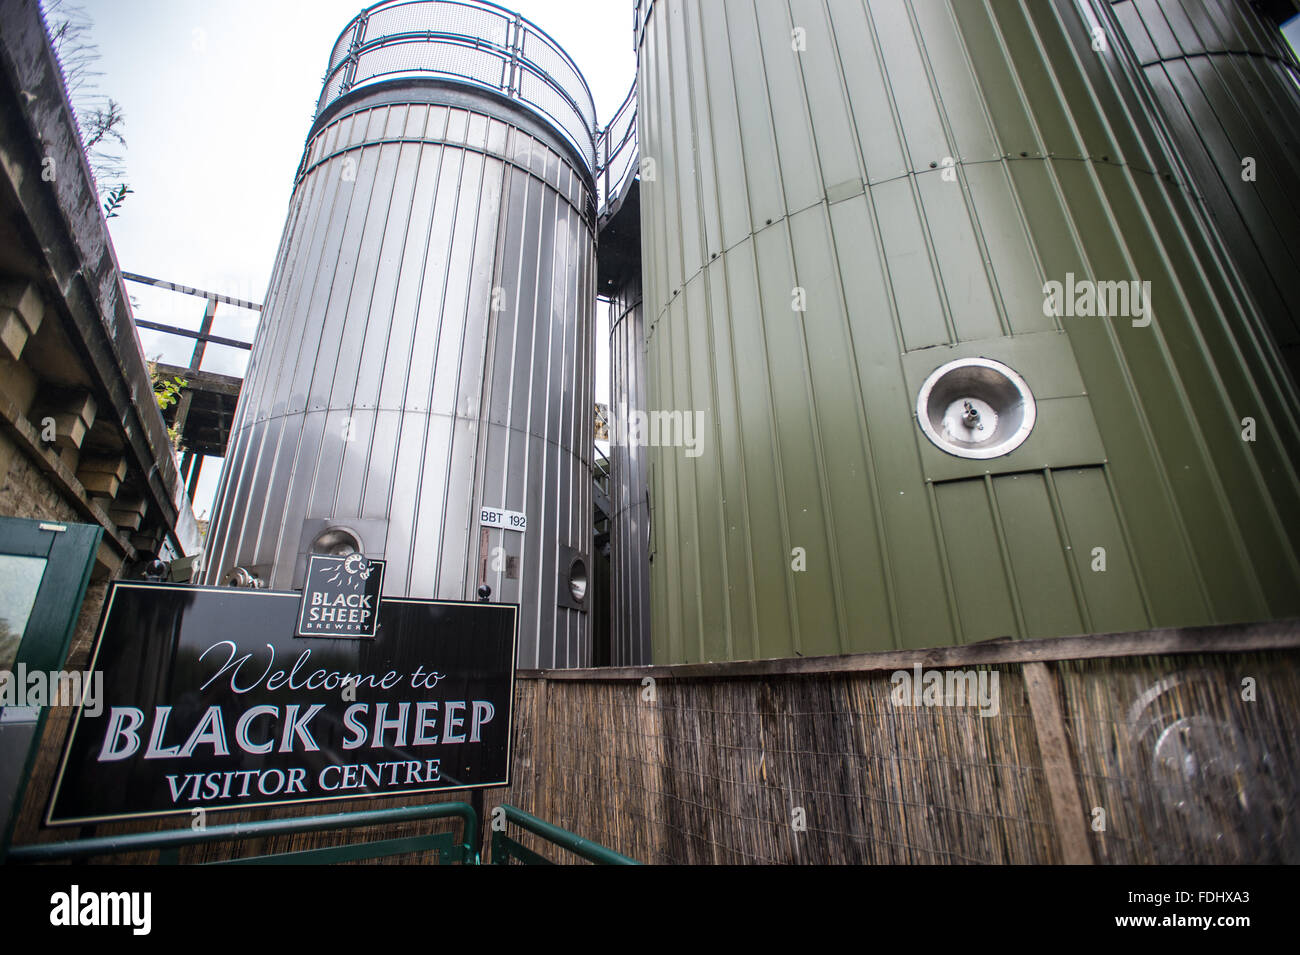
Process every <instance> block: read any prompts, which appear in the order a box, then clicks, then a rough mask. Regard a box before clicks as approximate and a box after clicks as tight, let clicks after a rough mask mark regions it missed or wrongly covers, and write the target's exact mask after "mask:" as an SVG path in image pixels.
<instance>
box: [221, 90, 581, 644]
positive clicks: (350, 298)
mask: <svg viewBox="0 0 1300 955" xmlns="http://www.w3.org/2000/svg"><path fill="white" fill-rule="evenodd" d="M591 204H592V197H591V191H590V182H589V178H588V174H587V173H586V171H585V170H583V169H582V168H581V167H580V166H579V165H577V160H576V159H574V158H572V153H571V151H570V150H568V149H567V147H565V146H564V145H563V141H562V140H561V139H559V137H558V136H556V135H553V134H550V133H548V132H547V131H546V130H545V128H544V127H541V126H540V124H539V123H537V122H536V121H533V120H531V119H530V118H529V117H527V116H525V115H523V114H522V113H521V112H519V111H518V109H517V108H516V107H513V106H511V105H510V104H508V103H506V102H505V101H504V100H503V99H498V98H497V97H495V96H493V95H492V94H490V93H480V92H476V91H472V90H468V89H462V90H457V89H456V88H455V87H453V86H440V85H439V84H437V83H433V82H430V81H419V80H412V81H406V82H404V83H399V84H396V85H394V84H380V85H376V86H370V87H367V88H365V89H363V90H359V91H357V92H355V93H352V94H349V95H348V96H346V97H344V98H343V99H342V100H340V101H339V102H338V103H336V104H334V105H333V106H331V107H330V109H329V110H327V111H326V112H325V114H324V115H323V116H322V117H321V119H319V120H318V121H317V124H316V128H315V129H314V131H313V134H312V136H311V138H310V139H309V142H308V145H307V152H306V156H305V158H304V162H303V167H302V170H301V172H300V177H299V180H298V182H297V186H296V188H295V191H294V195H293V199H292V202H291V205H290V210H289V219H288V223H287V225H286V227H285V233H284V238H283V240H282V242H281V247H280V252H279V259H278V262H277V265H276V268H275V271H274V274H273V277H272V280H271V285H270V289H269V291H268V295H267V300H266V305H265V309H264V311H263V313H262V316H263V318H262V326H261V329H260V330H259V333H258V337H257V341H256V343H255V345H254V349H253V358H252V361H251V362H250V365H249V371H248V376H247V378H246V381H245V386H244V391H243V395H242V397H241V399H240V407H239V411H238V413H237V416H236V421H235V424H234V428H233V430H232V434H231V442H230V453H229V456H228V458H227V461H226V467H225V471H224V474H223V477H222V484H221V488H220V491H219V492H218V504H217V507H216V516H215V519H214V521H213V529H212V534H211V537H210V542H209V549H208V553H209V560H208V566H207V570H206V572H205V573H206V577H205V579H206V581H207V582H208V583H212V584H215V583H218V582H220V581H221V580H222V578H223V575H224V574H225V573H226V572H227V571H229V570H230V569H231V568H232V567H235V566H244V567H247V568H248V569H250V570H251V571H253V572H254V573H256V574H257V575H258V576H259V577H261V579H262V580H263V581H265V583H266V585H268V586H270V587H272V588H275V589H289V588H300V587H301V586H302V582H303V577H304V572H305V566H306V556H307V554H308V552H309V550H310V548H311V546H312V542H313V540H315V538H316V536H317V535H318V534H320V533H321V532H322V531H323V530H325V529H326V528H328V527H333V526H341V527H345V528H347V529H349V530H351V531H353V532H355V534H356V536H357V537H359V538H360V541H361V544H362V548H363V550H364V553H365V554H366V555H367V556H369V557H372V558H381V557H382V558H384V559H385V560H387V562H388V563H387V569H386V573H385V577H384V593H385V594H387V595H390V596H411V597H437V598H457V599H473V598H474V596H475V594H476V590H477V587H478V584H479V581H480V579H482V578H484V577H485V579H486V581H487V583H488V584H489V585H490V586H491V587H492V599H493V600H499V601H504V602H511V603H514V602H517V603H519V604H520V605H521V613H520V644H519V665H520V666H523V667H536V666H541V667H551V666H561V667H564V666H582V665H586V664H587V663H588V662H589V660H590V654H591V647H590V634H589V630H588V625H587V619H586V611H585V609H578V608H576V607H575V606H574V601H573V599H572V597H570V596H569V593H568V583H567V580H568V571H569V565H570V562H571V560H572V559H573V558H574V557H575V556H577V557H582V558H584V559H586V560H587V561H588V562H589V559H590V552H591V539H592V536H591V535H592V527H591V454H592V451H591V434H592V428H593V423H592V415H593V411H592V402H591V393H592V368H593V346H592V321H593V317H594V308H595V251H594V235H593V232H592V224H591V222H590V208H591ZM480 506H488V507H498V508H504V509H507V510H511V511H518V512H523V513H524V514H525V515H526V517H527V530H526V532H524V533H520V532H517V531H514V530H507V529H500V528H493V529H490V530H489V529H486V528H481V527H480V524H479V519H478V509H479V507H480Z"/></svg>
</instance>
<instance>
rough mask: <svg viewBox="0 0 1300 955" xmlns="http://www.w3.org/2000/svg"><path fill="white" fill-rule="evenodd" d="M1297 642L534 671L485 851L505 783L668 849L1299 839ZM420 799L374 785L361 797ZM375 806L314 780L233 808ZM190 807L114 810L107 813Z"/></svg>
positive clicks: (1005, 646) (488, 817) (1265, 635)
mask: <svg viewBox="0 0 1300 955" xmlns="http://www.w3.org/2000/svg"><path fill="white" fill-rule="evenodd" d="M1298 651H1300V621H1280V622H1274V623H1267V624H1252V625H1240V626H1224V627H1208V628H1195V629H1186V630H1166V631H1150V632H1144V633H1131V634H1111V635H1100V636H1087V637H1069V638H1059V639H1056V640H1038V641H1014V642H1012V641H1007V642H993V643H987V644H975V645H969V646H963V647H947V648H939V649H934V650H924V651H898V652H894V653H883V654H863V655H854V656H845V657H824V658H810V659H796V660H776V661H755V662H745V663H722V664H700V665H691V666H676V667H640V668H618V669H609V668H606V669H592V670H578V671H574V670H570V671H522V672H521V673H520V679H519V680H518V682H517V695H516V701H515V739H514V750H513V758H512V782H511V785H510V787H509V788H506V789H496V790H488V791H486V792H485V794H484V796H485V798H484V807H483V825H484V830H485V839H484V845H485V852H486V845H487V844H488V843H489V842H490V836H491V827H492V824H493V808H494V807H495V806H496V805H498V804H501V803H510V804H512V805H515V806H518V807H520V808H521V809H524V810H526V811H528V812H530V813H532V814H534V815H536V816H539V817H541V818H543V819H545V820H547V821H549V822H553V823H555V824H557V825H559V826H562V827H564V828H566V829H569V830H571V831H573V832H576V833H577V834H579V835H581V836H584V837H586V838H588V839H592V840H595V841H597V842H599V843H602V844H604V845H606V846H609V847H610V848H612V849H615V850H617V851H619V852H621V853H624V854H625V855H629V856H632V857H634V858H637V859H640V860H642V861H645V862H650V863H670V864H809V863H813V864H823V863H830V864H836V863H845V864H847V863H911V864H969V863H997V864H1001V863H1012V864H1016V863H1061V862H1068V863H1091V862H1097V863H1174V862H1181V863H1265V862H1296V861H1300V822H1298V821H1297V813H1298V811H1300V805H1298V802H1297V801H1298V800H1300V795H1298V794H1300V734H1298V733H1297V729H1300V653H1298ZM918 669H919V671H920V672H921V673H922V674H924V673H926V672H928V671H936V672H938V673H940V674H942V675H945V676H946V675H947V674H948V673H953V674H964V673H971V672H973V673H975V674H976V675H978V674H979V673H981V672H982V673H984V674H986V676H985V680H986V684H985V685H986V686H988V685H991V677H992V675H993V674H996V676H997V688H998V693H997V712H996V715H993V714H992V713H989V714H988V715H981V708H980V707H979V706H978V705H910V706H909V705H900V703H899V701H898V699H897V695H898V692H900V691H898V689H897V687H898V684H899V683H900V678H898V677H897V676H896V674H898V673H900V672H907V673H908V674H909V675H910V676H913V677H914V676H915V674H916V673H917V672H918ZM947 702H953V701H947ZM985 709H986V710H987V709H988V708H987V707H986V708H985ZM59 723H60V721H59V720H58V719H51V720H50V726H49V727H48V728H47V736H46V741H47V745H46V746H45V747H43V751H42V753H41V760H40V765H39V766H38V767H37V772H36V774H35V777H34V783H35V784H34V785H33V786H32V787H31V789H30V790H29V793H28V799H27V802H26V804H25V807H24V814H23V817H22V820H21V822H20V827H19V838H18V839H17V840H16V841H19V842H24V841H36V840H45V839H50V838H68V837H69V835H70V834H69V833H68V832H67V831H66V830H60V831H57V832H53V833H51V832H50V831H49V830H44V831H42V830H40V829H39V828H38V824H37V821H38V819H39V815H40V812H41V810H43V808H44V802H45V799H47V798H48V777H49V774H50V772H51V771H52V768H53V763H54V761H55V756H56V755H57V752H58V750H59V747H60V745H61V742H62V730H61V729H60V728H59V725H58V724H59ZM441 798H443V799H445V800H452V799H465V798H467V796H466V794H465V793H455V792H453V793H447V794H445V796H443V797H441ZM412 801H415V800H413V799H410V798H408V799H400V798H395V799H383V800H370V801H367V802H366V803H365V806H364V808H383V807H387V806H395V805H403V804H409V803H411V802H412ZM423 801H426V802H427V801H430V800H429V799H427V798H424V799H423ZM358 808H363V807H362V806H361V805H360V804H359V803H357V802H351V803H348V804H338V803H320V804H315V805H305V806H298V807H291V808H290V807H286V808H285V809H283V810H279V811H273V812H268V811H263V812H261V813H256V812H244V813H220V814H219V818H220V821H222V822H234V821H239V820H240V819H251V818H270V817H276V816H290V815H311V814H316V813H324V812H333V811H346V810H348V809H358ZM214 818H217V817H215V816H214ZM175 825H176V823H175V822H174V821H172V822H166V821H163V822H161V823H160V822H158V821H144V822H140V823H135V824H130V825H126V824H123V825H117V826H109V825H104V826H100V827H97V828H96V831H95V834H97V835H106V834H109V833H112V832H127V831H146V830H151V829H159V828H168V827H174V826H175ZM431 828H446V823H441V822H439V823H425V824H423V827H421V825H420V824H414V825H409V826H404V827H400V828H398V827H385V828H383V829H376V830H360V829H358V830H352V831H348V832H342V833H317V834H306V835H298V836H292V837H276V838H269V839H265V840H261V841H258V842H247V843H241V844H239V845H238V846H237V847H231V846H221V845H208V846H202V847H194V848H191V849H187V850H185V851H184V852H183V853H182V857H181V858H182V861H183V862H200V861H209V860H213V859H218V858H229V857H231V856H232V855H252V854H259V853H270V852H286V851H293V850H296V849H303V848H316V847H320V846H324V845H337V844H342V843H346V842H352V841H363V840H366V839H375V838H392V837H396V836H401V835H407V834H411V833H413V832H417V831H430V829H431ZM511 835H512V836H513V837H514V838H517V839H518V840H519V841H520V842H521V843H523V844H524V845H526V846H529V847H530V848H532V849H534V851H537V852H540V853H541V854H543V855H545V856H547V857H548V858H552V859H555V860H556V861H562V862H569V861H574V862H576V861H581V860H578V859H576V857H570V856H568V854H567V853H565V852H563V851H561V850H558V849H556V848H555V847H553V846H550V845H546V844H543V843H541V842H540V841H539V840H537V839H536V838H534V837H532V836H531V835H529V834H527V833H521V832H517V831H512V833H511ZM111 861H122V862H127V861H131V862H145V861H149V858H148V857H147V856H144V855H141V856H139V857H134V858H130V859H127V858H117V859H113V860H111ZM388 861H391V862H402V861H405V862H422V861H429V860H428V859H426V858H423V857H419V856H415V857H407V858H398V859H393V860H388Z"/></svg>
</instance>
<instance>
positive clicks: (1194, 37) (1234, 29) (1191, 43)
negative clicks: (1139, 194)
mask: <svg viewBox="0 0 1300 955" xmlns="http://www.w3.org/2000/svg"><path fill="white" fill-rule="evenodd" d="M1110 6H1111V11H1112V13H1113V14H1114V16H1115V19H1116V21H1117V23H1118V24H1119V27H1120V29H1121V30H1122V31H1123V35H1124V39H1125V40H1126V41H1127V43H1128V44H1129V46H1130V47H1132V50H1133V53H1134V56H1135V57H1136V59H1137V62H1138V63H1139V65H1140V67H1141V69H1142V72H1143V73H1144V74H1145V76H1146V79H1147V81H1148V82H1149V83H1150V84H1151V88H1152V90H1153V91H1154V93H1155V99H1156V101H1157V103H1158V104H1159V108H1160V110H1161V112H1162V114H1163V117H1164V119H1165V122H1166V124H1167V127H1168V129H1169V131H1170V133H1171V135H1172V136H1173V138H1174V141H1175V142H1176V144H1177V146H1178V150H1179V153H1180V156H1181V158H1182V160H1183V161H1184V163H1185V164H1186V167H1187V170H1188V172H1189V174H1190V175H1191V177H1192V181H1193V184H1194V186H1195V188H1196V191H1197V192H1198V193H1200V194H1201V196H1203V197H1204V201H1205V203H1206V206H1207V208H1208V209H1209V212H1210V215H1211V217H1212V218H1213V220H1214V222H1215V224H1216V225H1217V226H1218V228H1219V230H1220V231H1221V232H1222V233H1223V236H1224V240H1225V247H1226V249H1227V252H1228V254H1229V255H1231V256H1232V258H1233V260H1234V262H1235V264H1236V265H1237V266H1238V268H1239V269H1240V270H1241V273H1242V275H1243V277H1244V278H1245V280H1246V283H1247V287H1248V290H1249V292H1250V294H1251V295H1252V296H1253V297H1254V298H1255V299H1256V300H1257V301H1258V303H1259V306H1260V312H1261V314H1262V315H1263V316H1264V319H1265V323H1266V327H1267V330H1268V333H1269V334H1270V335H1271V337H1272V338H1273V339H1274V341H1275V342H1276V343H1277V346H1278V348H1279V349H1280V351H1281V353H1282V356H1283V359H1284V360H1285V362H1286V364H1287V367H1288V368H1289V369H1290V373H1291V375H1292V377H1293V378H1295V379H1296V380H1298V381H1300V191H1297V190H1296V188H1295V182H1296V180H1297V179H1298V178H1300V133H1298V132H1297V131H1300V68H1298V67H1297V64H1296V62H1295V57H1294V55H1293V54H1292V52H1291V50H1290V49H1289V48H1288V46H1287V44H1286V42H1285V40H1284V39H1283V37H1282V34H1281V32H1280V31H1279V30H1278V29H1277V28H1276V27H1275V26H1273V25H1271V24H1268V23H1266V22H1264V21H1263V20H1262V19H1261V18H1260V17H1259V15H1258V14H1256V12H1255V11H1254V10H1253V9H1252V8H1251V5H1250V4H1249V3H1245V2H1238V0H1142V2H1136V0H1110Z"/></svg>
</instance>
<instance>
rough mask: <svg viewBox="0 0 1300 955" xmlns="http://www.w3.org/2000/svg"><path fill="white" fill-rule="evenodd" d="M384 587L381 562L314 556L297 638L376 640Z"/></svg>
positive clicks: (352, 555)
mask: <svg viewBox="0 0 1300 955" xmlns="http://www.w3.org/2000/svg"><path fill="white" fill-rule="evenodd" d="M383 586H384V562H383V561H382V560H368V559H366V558H365V557H363V556H362V555H361V554H348V555H347V556H346V557H328V556H324V555H322V554H312V555H311V558H310V560H309V562H308V564H307V583H306V585H305V586H304V587H303V588H302V609H301V610H300V611H299V612H298V636H300V637H363V638H370V639H373V638H374V636H375V628H376V627H377V626H378V624H379V594H380V592H381V591H382V590H383Z"/></svg>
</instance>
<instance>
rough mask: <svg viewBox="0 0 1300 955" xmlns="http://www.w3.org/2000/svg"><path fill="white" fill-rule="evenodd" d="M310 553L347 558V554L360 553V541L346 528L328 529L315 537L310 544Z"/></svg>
mask: <svg viewBox="0 0 1300 955" xmlns="http://www.w3.org/2000/svg"><path fill="white" fill-rule="evenodd" d="M311 552H312V553H313V554H328V555H329V556H331V557H347V556H348V555H349V554H359V553H361V541H360V540H358V539H357V535H356V534H355V533H353V532H352V531H351V530H349V529H348V528H346V527H330V528H326V529H325V530H324V531H321V533H319V534H317V535H316V539H315V540H314V541H312V542H311Z"/></svg>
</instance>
